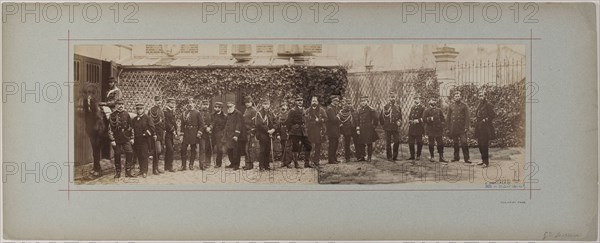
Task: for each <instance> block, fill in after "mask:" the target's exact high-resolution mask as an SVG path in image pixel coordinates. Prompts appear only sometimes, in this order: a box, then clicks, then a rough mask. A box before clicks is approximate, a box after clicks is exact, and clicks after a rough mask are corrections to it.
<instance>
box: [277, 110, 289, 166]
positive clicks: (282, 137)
mask: <svg viewBox="0 0 600 243" xmlns="http://www.w3.org/2000/svg"><path fill="white" fill-rule="evenodd" d="M288 113H289V110H288V105H287V102H285V101H283V103H282V104H281V109H280V111H279V114H278V115H277V125H276V132H275V134H277V140H279V143H280V145H281V164H289V161H290V160H289V159H288V158H290V157H291V156H289V152H290V150H289V149H288V148H287V146H288V145H289V143H288V130H287V126H286V125H285V120H286V119H287V117H288Z"/></svg>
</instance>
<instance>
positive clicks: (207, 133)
mask: <svg viewBox="0 0 600 243" xmlns="http://www.w3.org/2000/svg"><path fill="white" fill-rule="evenodd" d="M209 106H210V101H209V100H202V101H201V102H200V110H199V112H200V116H202V121H203V122H204V126H203V127H202V128H201V131H202V136H200V141H199V145H200V146H199V147H200V148H199V150H200V151H199V152H200V154H202V155H203V156H200V158H199V159H198V164H199V165H200V169H201V170H202V169H204V168H206V167H207V166H210V164H211V160H212V151H213V148H212V146H211V145H212V132H213V131H212V129H213V121H212V114H211V113H212V112H211V111H210V110H209V109H208V108H209Z"/></svg>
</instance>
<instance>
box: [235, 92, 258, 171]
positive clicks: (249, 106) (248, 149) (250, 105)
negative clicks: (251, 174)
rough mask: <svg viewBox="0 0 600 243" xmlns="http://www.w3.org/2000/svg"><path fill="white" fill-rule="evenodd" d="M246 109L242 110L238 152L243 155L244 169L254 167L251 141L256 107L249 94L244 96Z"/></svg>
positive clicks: (252, 139) (252, 140)
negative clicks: (242, 122) (242, 123)
mask: <svg viewBox="0 0 600 243" xmlns="http://www.w3.org/2000/svg"><path fill="white" fill-rule="evenodd" d="M244 104H245V105H246V110H245V111H244V115H243V116H244V127H243V128H242V134H241V135H242V136H241V137H240V138H239V139H240V145H242V147H240V149H241V150H240V153H241V154H243V155H244V156H245V157H244V163H245V165H244V169H247V170H250V169H252V168H254V158H252V155H253V152H254V151H253V145H254V144H253V142H254V117H256V109H254V100H253V99H252V97H251V96H246V98H244Z"/></svg>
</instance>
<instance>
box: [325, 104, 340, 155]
mask: <svg viewBox="0 0 600 243" xmlns="http://www.w3.org/2000/svg"><path fill="white" fill-rule="evenodd" d="M339 112H340V98H339V97H338V96H336V95H334V96H332V97H331V104H330V105H329V106H328V107H327V110H326V113H327V122H326V125H327V129H326V130H327V140H328V141H329V144H328V149H327V150H328V151H327V157H328V159H327V161H328V163H329V164H338V163H340V162H339V161H338V160H337V150H338V145H339V142H340V117H339Z"/></svg>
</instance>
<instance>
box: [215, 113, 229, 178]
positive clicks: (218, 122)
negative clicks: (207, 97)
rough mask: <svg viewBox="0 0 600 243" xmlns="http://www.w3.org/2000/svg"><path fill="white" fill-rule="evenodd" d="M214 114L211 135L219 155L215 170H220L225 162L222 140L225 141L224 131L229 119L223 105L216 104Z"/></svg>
mask: <svg viewBox="0 0 600 243" xmlns="http://www.w3.org/2000/svg"><path fill="white" fill-rule="evenodd" d="M213 110H214V112H213V113H212V123H213V129H212V134H211V139H212V141H211V142H212V146H213V148H214V149H215V151H216V153H217V159H216V160H215V168H220V167H221V164H222V162H223V146H222V144H221V140H222V139H223V130H224V129H225V123H226V122H227V118H226V117H225V113H224V112H223V103H222V102H215V104H214V106H213Z"/></svg>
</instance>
